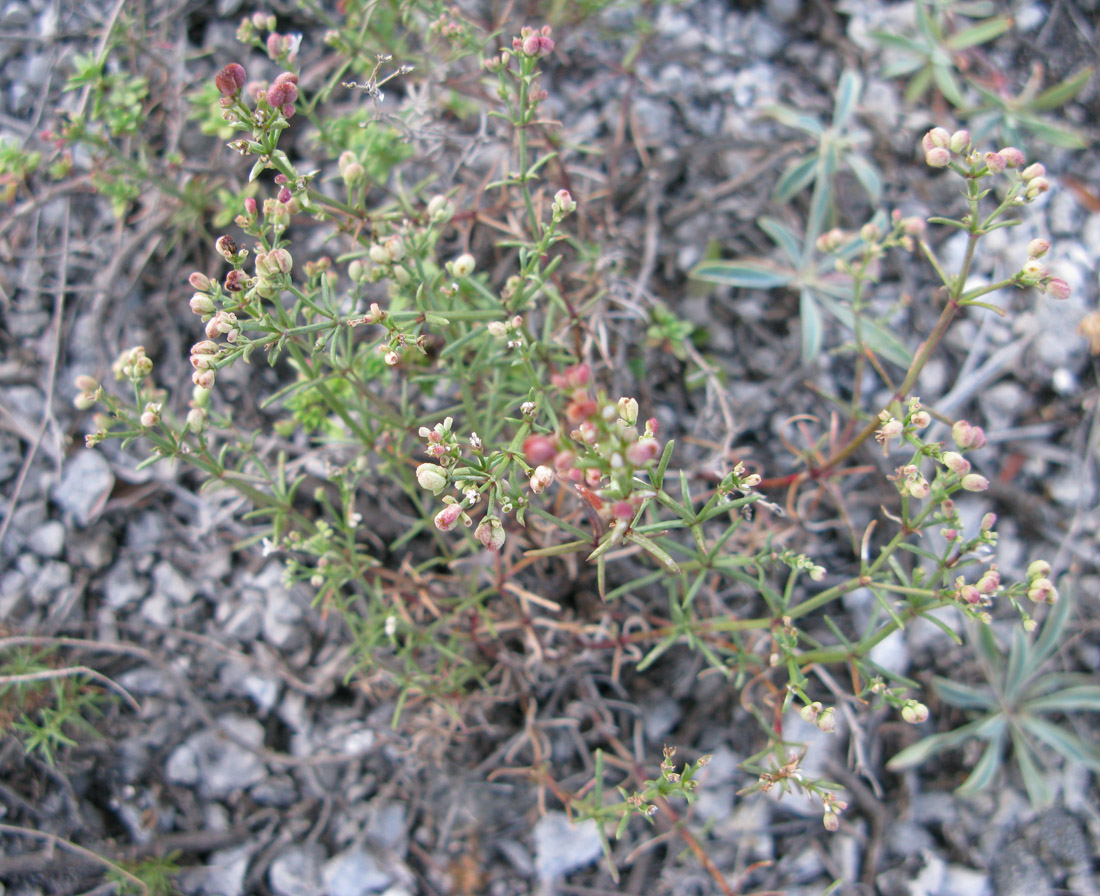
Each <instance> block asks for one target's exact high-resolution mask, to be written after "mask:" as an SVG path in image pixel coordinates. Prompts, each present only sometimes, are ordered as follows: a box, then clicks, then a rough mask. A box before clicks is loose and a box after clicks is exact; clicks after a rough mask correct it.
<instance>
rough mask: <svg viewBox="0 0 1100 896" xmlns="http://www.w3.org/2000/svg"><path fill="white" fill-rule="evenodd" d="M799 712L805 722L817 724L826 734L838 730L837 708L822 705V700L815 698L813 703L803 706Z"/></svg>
mask: <svg viewBox="0 0 1100 896" xmlns="http://www.w3.org/2000/svg"><path fill="white" fill-rule="evenodd" d="M798 714H799V715H800V716H802V721H803V722H808V723H809V724H811V725H817V727H818V728H819V729H821V730H822V731H824V732H825V733H826V734H832V733H833V732H834V731H836V710H835V709H834V708H833V707H831V706H822V705H821V703H820V702H818V701H816V700H815V701H814V702H813V703H809V704H807V705H806V706H803V707H802V709H800V710H799V712H798Z"/></svg>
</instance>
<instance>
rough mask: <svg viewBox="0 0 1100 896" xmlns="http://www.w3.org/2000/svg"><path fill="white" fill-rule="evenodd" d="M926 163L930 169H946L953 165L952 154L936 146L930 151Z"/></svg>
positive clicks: (925, 158) (925, 159)
mask: <svg viewBox="0 0 1100 896" xmlns="http://www.w3.org/2000/svg"><path fill="white" fill-rule="evenodd" d="M924 162H925V164H926V165H928V167H929V168H946V167H947V166H948V165H950V164H951V153H950V152H948V151H947V150H946V149H944V148H943V147H942V146H936V147H933V148H932V149H930V150H928V152H927V153H926V154H925V156H924Z"/></svg>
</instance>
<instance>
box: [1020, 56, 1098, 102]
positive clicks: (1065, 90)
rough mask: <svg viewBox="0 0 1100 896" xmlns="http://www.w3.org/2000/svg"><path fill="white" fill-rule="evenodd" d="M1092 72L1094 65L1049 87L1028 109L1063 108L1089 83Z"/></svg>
mask: <svg viewBox="0 0 1100 896" xmlns="http://www.w3.org/2000/svg"><path fill="white" fill-rule="evenodd" d="M1092 72H1093V68H1092V66H1091V65H1090V66H1087V67H1086V68H1083V69H1081V71H1079V72H1077V74H1075V75H1070V76H1069V77H1068V78H1066V79H1065V80H1063V81H1060V82H1059V83H1057V84H1055V85H1054V86H1053V87H1048V88H1047V89H1046V90H1044V91H1043V92H1042V93H1040V94H1039V95H1038V96H1037V97H1035V99H1033V100H1032V101H1031V102H1030V103H1028V104H1027V107H1028V109H1029V110H1031V111H1040V110H1041V111H1048V110H1050V109H1059V108H1061V107H1062V106H1064V105H1065V104H1066V103H1068V102H1069V101H1070V100H1071V99H1073V98H1074V97H1075V96H1077V93H1078V92H1079V91H1080V90H1081V88H1082V87H1084V86H1085V85H1086V84H1088V82H1089V79H1090V78H1092Z"/></svg>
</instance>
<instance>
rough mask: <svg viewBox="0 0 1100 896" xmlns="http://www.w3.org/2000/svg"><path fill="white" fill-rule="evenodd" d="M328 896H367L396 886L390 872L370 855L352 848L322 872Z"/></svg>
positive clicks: (334, 857)
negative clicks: (391, 885) (392, 884)
mask: <svg viewBox="0 0 1100 896" xmlns="http://www.w3.org/2000/svg"><path fill="white" fill-rule="evenodd" d="M321 877H322V879H323V881H324V890H323V892H324V894H325V896H367V894H368V893H378V892H380V891H381V890H385V889H386V887H388V886H389V885H390V884H391V883H393V875H392V874H390V873H388V872H387V871H386V870H385V869H384V868H383V867H382V866H381V865H380V864H379V862H378V860H377V859H375V858H374V856H372V855H371V854H370V853H369V852H367V851H366V850H362V849H352V850H348V851H347V852H342V853H340V854H339V855H336V856H333V857H332V858H331V859H329V860H328V861H327V862H325V866H324V868H323V869H322V871H321Z"/></svg>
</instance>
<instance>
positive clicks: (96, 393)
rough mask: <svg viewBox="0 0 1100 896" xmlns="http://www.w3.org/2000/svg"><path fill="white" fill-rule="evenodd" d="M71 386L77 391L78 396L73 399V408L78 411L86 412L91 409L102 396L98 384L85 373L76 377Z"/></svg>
mask: <svg viewBox="0 0 1100 896" xmlns="http://www.w3.org/2000/svg"><path fill="white" fill-rule="evenodd" d="M73 385H74V386H76V388H77V389H78V390H79V394H78V395H77V396H76V398H74V399H73V407H75V408H76V409H77V410H78V411H86V410H88V408H90V407H93V406H94V405H95V403H96V402H97V401H99V398H100V395H102V392H101V391H100V385H99V382H98V381H97V380H96V379H95V378H94V377H90V376H88V375H87V374H86V373H82V374H80V375H79V376H78V377H76V379H74V380H73Z"/></svg>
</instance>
